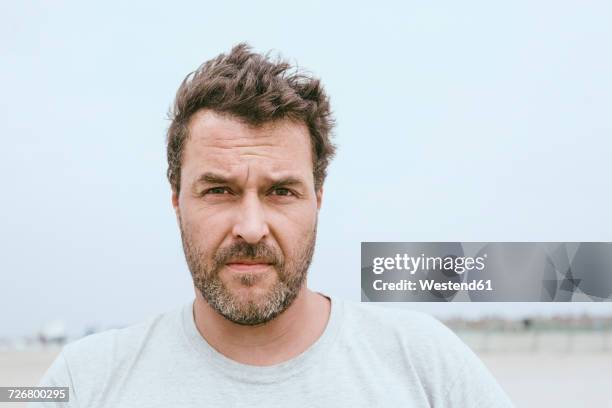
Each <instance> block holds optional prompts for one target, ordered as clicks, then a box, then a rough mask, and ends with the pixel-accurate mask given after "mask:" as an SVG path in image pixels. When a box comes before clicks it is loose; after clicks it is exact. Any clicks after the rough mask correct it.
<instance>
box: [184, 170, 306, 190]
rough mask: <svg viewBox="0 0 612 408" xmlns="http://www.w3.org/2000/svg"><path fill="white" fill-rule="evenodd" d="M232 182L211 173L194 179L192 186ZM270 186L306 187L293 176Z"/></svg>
mask: <svg viewBox="0 0 612 408" xmlns="http://www.w3.org/2000/svg"><path fill="white" fill-rule="evenodd" d="M232 181H233V178H228V177H225V176H222V175H220V174H216V173H212V172H206V173H203V174H202V175H201V176H200V177H198V178H197V179H196V181H195V183H194V186H196V185H198V184H232ZM271 184H272V188H278V187H290V186H304V185H306V183H305V182H304V181H303V180H302V179H301V178H299V177H295V176H288V177H283V178H280V179H278V180H273V179H272V183H271Z"/></svg>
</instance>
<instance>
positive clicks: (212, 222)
mask: <svg viewBox="0 0 612 408" xmlns="http://www.w3.org/2000/svg"><path fill="white" fill-rule="evenodd" d="M332 128H333V118H332V115H331V111H330V104H329V99H328V97H327V95H326V94H325V92H324V89H323V87H322V85H321V83H320V82H319V80H317V79H315V78H313V77H311V76H309V75H305V74H303V73H301V72H297V71H296V70H294V69H293V68H292V67H291V66H290V65H289V64H288V63H286V62H284V61H282V60H272V59H271V58H270V57H269V56H265V55H261V54H258V53H255V52H253V51H252V50H251V49H250V48H249V47H248V46H247V45H246V44H239V45H237V46H236V47H234V48H233V49H232V50H231V52H230V53H228V54H221V55H219V56H217V57H216V58H214V59H212V60H210V61H207V62H206V63H204V64H203V65H202V66H200V67H199V68H198V69H197V70H196V71H194V72H192V73H191V74H189V75H188V76H187V77H186V78H185V80H184V81H183V83H182V84H181V86H180V88H179V90H178V92H177V95H176V100H175V103H174V107H173V109H172V123H171V125H170V127H169V130H168V143H167V156H168V179H169V181H170V185H171V188H172V206H173V208H174V211H175V214H176V218H177V222H178V225H179V229H180V232H181V239H182V243H183V248H184V252H185V258H186V260H187V264H188V266H189V270H190V271H191V275H192V278H193V283H194V289H195V300H190V301H189V302H188V303H186V304H185V305H184V306H183V307H180V308H178V309H177V310H175V311H171V312H168V313H166V314H163V315H161V316H158V317H156V318H154V319H151V320H149V321H147V322H145V323H143V324H140V325H135V326H131V327H127V328H124V329H120V330H111V331H107V332H103V333H99V334H96V335H92V336H89V337H86V338H84V339H81V340H79V341H77V342H75V343H72V344H69V345H67V346H66V347H65V348H64V350H63V351H62V353H61V355H60V356H59V357H58V358H57V360H56V361H55V362H54V364H53V365H52V367H51V368H50V369H49V370H48V372H47V374H46V375H45V377H44V378H43V380H42V382H41V384H42V385H55V386H67V387H70V400H69V402H67V403H62V404H61V405H63V406H70V407H113V408H118V407H160V408H161V407H163V408H166V407H213V406H236V407H249V408H251V407H301V406H308V407H338V406H340V407H352V408H353V407H372V406H383V407H396V406H407V407H431V406H435V407H487V408H489V407H507V406H511V403H510V402H509V400H508V399H507V396H506V395H505V394H504V392H503V391H502V390H501V389H500V387H499V386H498V385H497V383H496V382H495V380H494V379H493V378H492V376H491V375H490V373H489V372H488V371H487V370H486V368H485V367H484V366H483V364H482V363H481V362H480V361H479V360H478V358H477V357H476V356H475V355H474V354H473V353H472V352H471V351H470V350H469V348H467V346H465V345H464V344H463V343H462V342H461V341H460V340H459V339H458V338H457V337H456V336H455V335H454V334H453V333H452V332H451V331H450V330H448V329H447V328H446V327H445V326H443V325H442V324H440V323H439V322H438V321H437V320H435V319H433V318H431V317H429V316H427V315H424V314H421V313H417V312H411V311H407V310H392V309H384V308H381V307H377V306H372V305H365V304H360V303H357V302H347V301H342V300H340V299H337V298H335V297H333V296H328V295H324V294H321V293H316V292H313V291H311V290H310V289H308V287H307V284H306V281H307V280H306V277H307V272H308V267H309V265H310V261H311V259H312V256H313V253H314V248H315V239H316V231H317V217H318V212H319V209H320V208H321V204H322V199H323V184H324V181H325V176H326V171H327V167H328V164H329V162H330V160H331V158H332V157H333V155H334V152H335V147H334V145H333V143H332V142H331V139H330V134H331V130H332ZM329 273H333V272H332V271H329ZM356 279H359V277H358V275H356ZM61 405H60V406H61Z"/></svg>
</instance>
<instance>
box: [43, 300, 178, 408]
mask: <svg viewBox="0 0 612 408" xmlns="http://www.w3.org/2000/svg"><path fill="white" fill-rule="evenodd" d="M183 307H186V306H183ZM183 307H181V308H177V309H175V310H173V311H170V312H167V313H163V314H159V315H156V316H153V317H150V318H149V319H146V320H145V321H143V322H141V323H138V324H134V325H131V326H128V327H125V328H121V329H112V330H107V331H104V332H100V333H96V334H92V335H89V336H86V337H83V338H81V339H79V340H77V341H74V342H71V343H69V344H67V345H66V346H64V348H63V349H62V352H61V353H60V355H59V356H58V357H57V359H56V361H55V362H54V363H53V365H52V366H51V368H50V369H49V370H48V371H47V373H46V374H45V377H44V378H43V382H45V383H53V384H59V383H60V382H61V383H63V384H65V385H68V386H71V389H73V390H74V393H75V397H76V400H77V401H79V402H80V404H81V405H83V403H84V402H85V406H87V405H88V403H91V402H92V401H91V400H90V398H89V394H90V392H89V390H98V391H100V392H102V391H103V390H104V389H106V388H109V389H110V388H112V385H113V384H114V383H117V382H121V381H122V380H123V378H122V377H124V376H126V375H127V373H128V372H129V370H130V369H132V367H134V366H135V365H136V363H137V362H138V361H139V360H141V359H142V358H146V356H147V355H149V354H150V353H155V350H158V349H159V348H160V347H162V348H167V347H168V344H169V342H172V341H175V339H177V338H180V337H179V336H177V335H176V333H178V332H179V331H180V327H179V325H180V323H181V321H180V317H181V313H180V312H181V310H183Z"/></svg>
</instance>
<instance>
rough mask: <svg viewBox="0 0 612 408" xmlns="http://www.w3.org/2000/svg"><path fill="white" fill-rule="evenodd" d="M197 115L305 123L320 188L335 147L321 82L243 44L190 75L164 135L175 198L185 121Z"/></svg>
mask: <svg viewBox="0 0 612 408" xmlns="http://www.w3.org/2000/svg"><path fill="white" fill-rule="evenodd" d="M200 109H210V110H212V111H214V112H218V113H223V114H230V115H232V116H235V117H236V118H238V119H239V120H242V121H244V122H245V123H247V124H249V125H254V126H258V125H261V124H263V123H266V122H270V121H275V120H280V119H290V120H293V121H297V122H301V123H304V124H305V125H306V126H307V127H308V130H309V132H310V140H311V145H312V153H313V154H312V156H313V175H314V182H315V189H317V190H318V189H319V188H320V187H321V186H322V185H323V182H324V180H325V177H326V175H327V166H328V165H329V162H330V161H331V159H332V157H333V156H334V154H335V150H336V147H335V146H334V144H333V143H332V142H331V131H332V129H333V127H334V118H333V116H332V113H331V109H330V104H329V98H328V96H327V95H326V93H325V90H324V89H323V86H322V85H321V82H320V81H319V79H317V78H314V77H312V76H311V75H309V74H306V73H303V72H301V71H300V70H298V69H297V68H296V67H292V66H291V65H290V64H289V63H288V62H286V61H284V60H282V59H280V57H278V58H276V59H272V58H271V57H270V53H268V54H266V55H262V54H258V53H255V52H253V51H251V47H250V46H249V45H248V44H246V43H240V44H238V45H236V46H235V47H234V48H232V50H231V52H230V53H229V54H227V55H226V54H220V55H219V56H217V57H216V58H214V59H211V60H209V61H206V62H205V63H204V64H202V65H201V66H200V67H199V68H198V69H196V70H195V71H193V72H191V73H190V74H188V75H187V76H186V77H185V79H184V80H183V82H182V83H181V86H180V87H179V89H178V91H177V92H176V98H175V100H174V104H173V107H172V108H171V110H170V113H169V116H170V120H171V124H170V127H169V128H168V134H167V156H168V171H167V176H168V181H169V182H170V185H171V186H172V190H173V191H174V192H175V193H177V194H178V193H179V191H180V184H181V163H182V156H183V148H184V146H185V144H186V141H187V139H188V137H189V133H188V125H189V120H190V118H191V117H192V116H193V114H194V113H196V112H197V111H199V110H200Z"/></svg>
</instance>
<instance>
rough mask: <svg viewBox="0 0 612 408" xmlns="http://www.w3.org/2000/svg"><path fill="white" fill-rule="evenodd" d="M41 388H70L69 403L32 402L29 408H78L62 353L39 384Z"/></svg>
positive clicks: (66, 363)
mask: <svg viewBox="0 0 612 408" xmlns="http://www.w3.org/2000/svg"><path fill="white" fill-rule="evenodd" d="M38 386H39V387H68V402H51V401H45V402H30V403H29V404H28V408H76V407H78V404H77V401H76V396H75V394H74V384H73V383H72V376H71V374H70V369H69V367H68V362H67V361H66V357H65V356H64V353H63V352H62V353H60V355H59V356H57V357H56V359H55V361H53V363H52V364H51V366H50V367H49V368H48V369H47V371H46V372H45V374H44V375H43V377H42V379H41V380H40V381H39V382H38Z"/></svg>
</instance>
